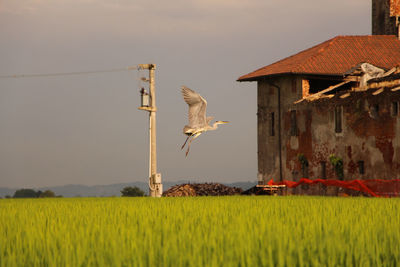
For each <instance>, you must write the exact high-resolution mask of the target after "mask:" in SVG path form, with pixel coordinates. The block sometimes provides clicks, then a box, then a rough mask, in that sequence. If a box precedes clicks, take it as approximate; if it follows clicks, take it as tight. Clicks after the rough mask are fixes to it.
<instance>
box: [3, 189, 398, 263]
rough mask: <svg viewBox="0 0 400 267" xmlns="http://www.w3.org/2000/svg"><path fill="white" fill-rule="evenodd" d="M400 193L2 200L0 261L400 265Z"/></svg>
mask: <svg viewBox="0 0 400 267" xmlns="http://www.w3.org/2000/svg"><path fill="white" fill-rule="evenodd" d="M399 265H400V199H394V198H393V199H377V198H329V197H304V196H303V197H300V196H297V197H296V196H290V197H269V196H249V197H246V196H233V197H232V196H231V197H197V198H196V197H193V198H161V199H152V198H70V199H67V198H65V199H2V200H0V266H2V267H11V266H399Z"/></svg>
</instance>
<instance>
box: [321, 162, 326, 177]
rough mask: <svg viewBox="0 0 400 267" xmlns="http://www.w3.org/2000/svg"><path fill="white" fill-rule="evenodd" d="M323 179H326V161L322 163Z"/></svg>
mask: <svg viewBox="0 0 400 267" xmlns="http://www.w3.org/2000/svg"><path fill="white" fill-rule="evenodd" d="M321 179H326V161H321Z"/></svg>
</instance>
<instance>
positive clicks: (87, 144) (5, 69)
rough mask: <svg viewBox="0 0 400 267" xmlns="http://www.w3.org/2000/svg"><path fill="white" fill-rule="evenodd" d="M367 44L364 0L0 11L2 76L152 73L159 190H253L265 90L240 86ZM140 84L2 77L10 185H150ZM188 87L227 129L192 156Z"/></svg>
mask: <svg viewBox="0 0 400 267" xmlns="http://www.w3.org/2000/svg"><path fill="white" fill-rule="evenodd" d="M370 33H371V1H366V0H351V1H349V0H336V1H332V0H318V1H317V0H303V1H296V0H246V1H243V0H169V1H159V0H158V1H156V0H0V36H1V38H0V76H1V75H8V74H32V73H35V74H36V73H53V72H75V71H90V70H102V69H113V68H121V67H122V68H123V67H127V66H131V65H137V64H141V63H155V64H157V69H156V90H157V106H158V112H157V127H158V137H157V141H158V171H159V172H161V173H162V177H163V180H168V181H177V180H187V181H193V182H194V181H213V182H234V181H256V180H257V149H256V142H257V136H256V127H257V125H256V112H257V111H256V103H257V102H256V83H254V82H253V83H238V82H236V79H237V78H238V77H239V76H241V75H243V74H246V73H248V72H250V71H253V70H255V69H257V68H260V67H263V66H265V65H269V64H271V63H273V62H274V61H276V60H279V59H282V58H284V57H287V56H289V55H291V54H293V53H296V52H299V51H301V50H303V49H306V48H309V47H311V46H313V45H316V44H318V43H320V42H323V41H325V40H328V39H330V38H333V37H335V36H337V35H365V34H370ZM144 74H147V73H146V72H143V73H141V74H140V75H144ZM138 77H139V76H138V74H137V72H136V71H130V72H118V73H103V74H93V75H83V76H62V77H43V78H19V79H0V187H1V186H4V187H38V186H55V185H64V184H87V185H94V184H112V183H120V182H131V181H147V179H148V178H147V177H148V113H147V112H144V111H139V110H137V107H138V106H139V104H140V98H139V86H140V84H139V82H138ZM183 84H184V85H187V86H188V87H190V88H192V89H194V90H196V91H197V92H199V93H200V94H201V95H202V96H203V97H204V98H206V99H207V101H208V115H212V116H215V118H216V119H217V120H228V121H230V122H231V123H230V124H227V125H222V126H220V128H219V129H218V130H217V131H213V132H208V133H205V134H203V135H201V136H200V137H199V138H198V139H196V140H195V141H194V142H193V143H192V147H191V151H190V153H189V156H188V157H187V158H185V153H184V151H181V150H180V147H181V145H182V144H183V142H184V141H185V136H184V135H183V134H182V128H183V126H184V125H185V124H186V123H187V115H186V114H187V105H186V104H185V103H184V102H183V100H182V97H181V94H180V89H179V88H180V86H181V85H183Z"/></svg>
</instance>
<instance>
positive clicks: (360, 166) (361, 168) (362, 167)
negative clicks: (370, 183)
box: [357, 160, 365, 174]
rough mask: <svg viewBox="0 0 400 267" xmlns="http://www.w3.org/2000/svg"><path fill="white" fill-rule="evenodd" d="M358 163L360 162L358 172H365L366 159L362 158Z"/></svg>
mask: <svg viewBox="0 0 400 267" xmlns="http://www.w3.org/2000/svg"><path fill="white" fill-rule="evenodd" d="M357 163H358V172H359V173H360V174H364V173H365V170H364V161H363V160H360V161H358V162H357Z"/></svg>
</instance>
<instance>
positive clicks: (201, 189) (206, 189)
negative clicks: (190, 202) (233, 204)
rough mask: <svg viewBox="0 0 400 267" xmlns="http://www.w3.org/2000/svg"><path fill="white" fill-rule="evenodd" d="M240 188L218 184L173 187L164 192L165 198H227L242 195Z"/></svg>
mask: <svg viewBox="0 0 400 267" xmlns="http://www.w3.org/2000/svg"><path fill="white" fill-rule="evenodd" d="M242 191H243V190H242V189H241V188H237V187H229V186H226V185H223V184H218V183H205V184H181V185H175V186H173V187H171V188H170V189H168V190H167V191H165V192H164V193H163V196H165V197H186V196H227V195H239V194H241V193H242Z"/></svg>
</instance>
